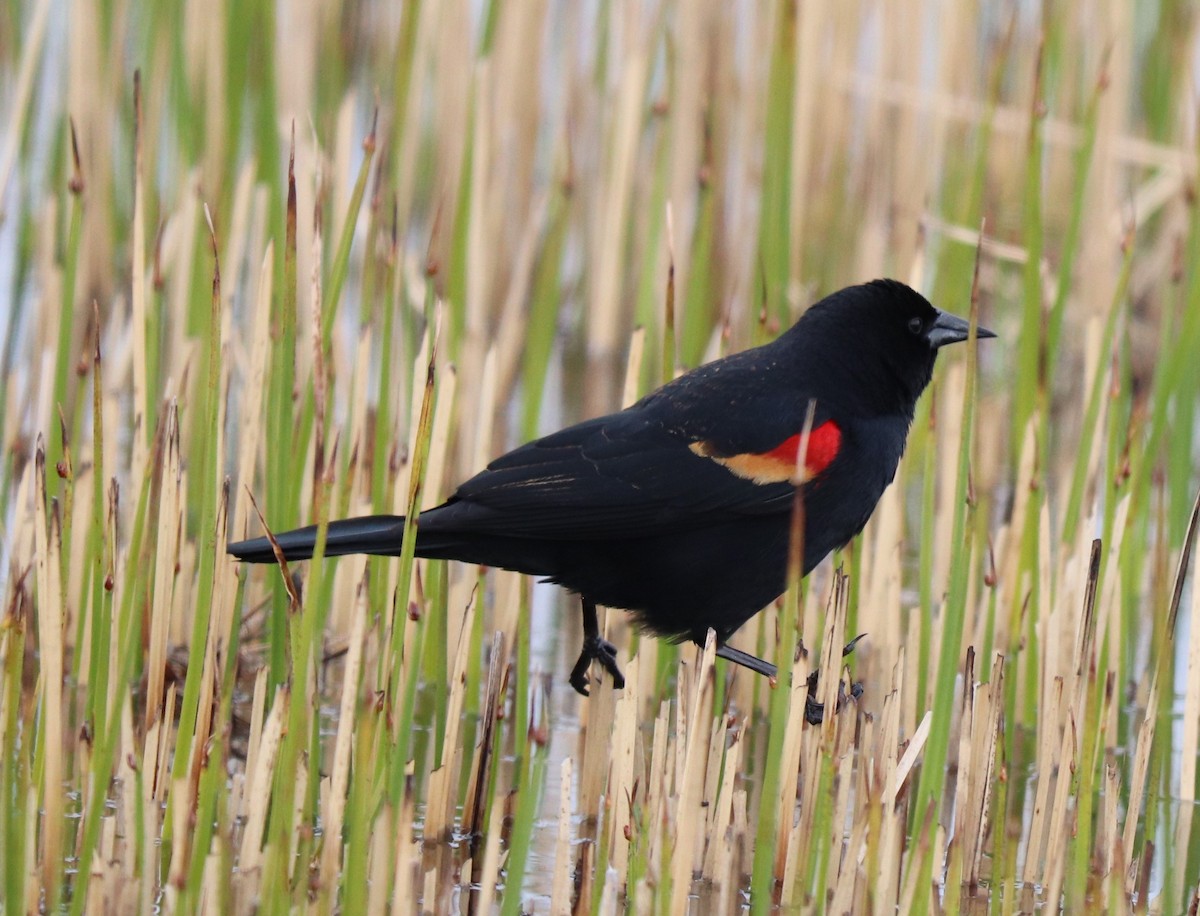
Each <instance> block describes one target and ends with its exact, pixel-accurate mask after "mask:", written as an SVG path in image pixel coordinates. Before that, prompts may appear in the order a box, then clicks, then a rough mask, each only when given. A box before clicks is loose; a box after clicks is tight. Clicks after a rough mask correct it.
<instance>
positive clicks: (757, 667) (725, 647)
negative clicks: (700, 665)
mask: <svg viewBox="0 0 1200 916" xmlns="http://www.w3.org/2000/svg"><path fill="white" fill-rule="evenodd" d="M717 657H718V658H723V659H725V660H726V661H731V662H733V663H734V664H735V665H741V666H742V667H743V668H749V669H750V670H751V671H757V672H758V673H759V674H765V675H766V676H767V677H774V676H775V674H776V669H775V666H774V665H772V664H771V663H770V662H767V661H763V660H762V659H761V658H759V657H758V656H757V655H751V654H750V653H749V652H743V651H742V650H741V649H735V648H734V647H733V646H731V645H729V644H728V643H721V645H719V646H717Z"/></svg>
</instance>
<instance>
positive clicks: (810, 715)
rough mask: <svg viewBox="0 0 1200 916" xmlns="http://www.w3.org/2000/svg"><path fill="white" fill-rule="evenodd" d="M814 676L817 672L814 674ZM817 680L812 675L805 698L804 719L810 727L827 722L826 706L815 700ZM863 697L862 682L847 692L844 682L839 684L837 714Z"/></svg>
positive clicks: (853, 685) (856, 683)
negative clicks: (814, 691) (853, 701)
mask: <svg viewBox="0 0 1200 916" xmlns="http://www.w3.org/2000/svg"><path fill="white" fill-rule="evenodd" d="M813 673H814V674H815V673H816V672H813ZM816 683H817V682H816V679H815V678H814V677H813V676H812V675H810V676H809V678H808V695H807V696H806V697H805V698H804V719H805V721H806V722H808V724H809V725H820V724H821V723H822V722H824V721H825V704H824V703H820V702H818V701H816V700H814V699H813V690H814V689H815V688H816ZM862 695H863V685H862V682H861V681H855V682H854V683H853V684H851V685H850V689H849V690H846V685H845V684H844V683H842V682H839V683H838V699H837V706H836V708H835V710H834V712H835V713H839V712H841V711H842V707H843V706H845V705H846V704H847V703H848V702H850V701H851V700H857V699H858V698H859V697H861V696H862Z"/></svg>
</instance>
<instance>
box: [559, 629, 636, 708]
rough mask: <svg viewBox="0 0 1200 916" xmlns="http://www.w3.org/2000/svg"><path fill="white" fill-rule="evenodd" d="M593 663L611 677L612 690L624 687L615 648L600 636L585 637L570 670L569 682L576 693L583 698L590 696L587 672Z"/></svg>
mask: <svg viewBox="0 0 1200 916" xmlns="http://www.w3.org/2000/svg"><path fill="white" fill-rule="evenodd" d="M594 661H595V662H599V663H600V667H602V668H603V669H604V670H605V671H607V672H608V673H609V674H610V675H612V679H613V687H614V688H616V689H617V690H621V689H622V688H623V687H624V686H625V675H623V674H622V673H621V669H620V668H618V667H617V647H616V646H614V645H613V644H612V643H610V642H609V641H608V640H606V639H603V638H602V637H600V636H585V637H584V639H583V648H582V649H581V650H580V651H579V658H578V659H577V660H576V662H575V667H574V668H572V669H571V677H570V682H571V686H572V687H574V688H575V690H576V691H578V692H579V693H581V694H583V696H585V697H586V696H590V695H591V694H590V693H589V692H588V688H587V685H588V675H587V671H588V668H589V667H590V666H591V664H592V662H594Z"/></svg>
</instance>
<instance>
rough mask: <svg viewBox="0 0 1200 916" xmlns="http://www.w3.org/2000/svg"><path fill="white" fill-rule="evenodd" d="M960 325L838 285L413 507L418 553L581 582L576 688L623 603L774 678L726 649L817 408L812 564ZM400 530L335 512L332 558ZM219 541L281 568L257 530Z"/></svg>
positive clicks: (885, 463)
mask: <svg viewBox="0 0 1200 916" xmlns="http://www.w3.org/2000/svg"><path fill="white" fill-rule="evenodd" d="M967 330H968V326H967V322H966V321H964V320H963V319H962V318H959V317H958V316H956V315H951V314H948V313H946V312H942V311H939V310H938V309H936V308H934V307H933V306H932V305H930V304H929V302H928V301H927V300H926V299H925V298H924V297H923V296H921V295H920V294H919V293H917V292H915V291H914V290H912V289H910V288H909V287H907V286H905V285H904V284H903V283H899V282H897V281H895V280H876V281H874V282H872V283H867V284H864V285H862V286H851V287H848V288H847V289H843V290H841V291H840V292H837V293H834V294H832V295H830V296H828V297H826V298H825V299H822V300H821V301H820V302H818V303H816V304H815V305H813V306H812V307H811V308H809V309H808V311H806V312H805V313H804V315H803V316H801V318H800V320H799V321H797V322H796V324H795V325H794V326H793V327H792V328H791V329H790V330H789V331H787V332H786V333H784V334H783V335H781V336H780V337H779V338H778V339H777V340H775V341H773V342H772V343H769V344H766V345H765V346H761V347H756V348H754V349H751V350H745V351H743V352H741V353H735V354H733V355H732V356H727V357H725V358H723V359H718V360H716V361H714V362H711V363H708V364H707V365H704V366H701V367H699V368H698V369H695V370H693V371H691V372H689V373H687V374H686V375H683V376H681V377H679V378H677V379H675V380H674V381H672V382H669V383H667V384H666V385H664V386H663V387H662V388H659V389H658V390H657V391H655V392H653V393H652V394H650V395H647V396H646V397H644V398H642V400H640V401H638V402H637V403H636V404H634V405H633V406H632V407H629V408H627V409H625V410H622V411H621V412H620V413H614V414H610V415H608V416H605V417H597V418H596V419H594V420H585V421H584V422H582V423H578V424H576V425H575V426H570V427H568V428H566V429H564V430H561V431H560V432H557V433H553V434H552V435H549V436H546V437H544V438H542V439H538V440H536V441H534V442H530V443H529V444H527V445H523V446H521V447H520V448H518V449H515V450H513V451H511V452H509V453H508V454H506V455H503V456H501V457H500V458H497V459H496V460H495V461H493V462H492V463H491V464H490V465H488V468H487V470H485V471H483V472H481V473H479V474H477V475H476V476H474V477H472V478H471V479H470V480H468V481H467V482H466V483H464V484H463V485H462V486H460V487H459V488H458V490H457V492H456V493H455V494H454V495H453V496H451V497H450V499H448V500H447V501H446V502H444V503H443V504H442V505H440V506H437V507H436V508H433V509H428V510H426V511H424V512H422V513H421V515H420V518H419V520H418V523H417V545H416V552H417V555H418V556H421V557H428V558H439V559H453V560H464V561H467V562H469V563H478V564H481V565H485V566H499V567H503V568H505V569H512V570H516V571H518V572H522V573H527V574H529V575H534V576H541V577H544V578H546V579H548V580H549V581H551V582H556V583H558V584H560V585H562V586H564V587H565V588H568V589H570V590H571V591H573V592H575V593H577V594H578V595H579V596H580V598H581V599H582V605H583V630H584V640H583V649H582V651H581V652H580V654H579V660H578V662H577V663H576V665H575V668H574V670H573V671H572V672H571V678H570V680H571V684H572V686H574V687H575V689H576V690H578V691H579V692H580V693H583V694H586V693H587V686H586V685H587V682H588V677H587V669H588V667H589V665H590V663H591V662H592V661H598V662H600V664H601V665H602V666H603V667H604V668H605V669H607V670H608V671H609V672H610V673H611V674H612V677H613V681H614V684H615V686H617V687H622V686H624V678H623V677H622V675H621V672H620V670H619V669H618V667H617V664H616V650H615V648H614V647H613V646H612V645H611V644H610V643H608V642H606V641H605V640H604V639H603V638H602V637H601V636H600V632H599V627H598V626H597V619H596V605H597V604H603V605H606V606H609V607H614V608H625V609H627V610H629V611H631V612H633V614H634V615H635V617H636V619H637V622H638V623H639V624H640V625H641V626H642V627H643V628H645V629H646V630H649V631H651V632H653V633H655V634H657V635H659V636H665V637H667V638H670V639H675V640H685V639H690V640H694V641H696V642H698V643H701V644H702V643H703V641H704V638H705V635H706V633H707V631H708V629H709V628H712V629H713V630H714V631H716V635H717V646H718V648H717V655H719V656H721V657H723V658H726V659H729V660H731V661H734V662H737V663H738V664H741V665H744V666H746V667H748V668H751V669H753V670H755V671H758V672H760V673H764V674H773V673H774V666H772V665H770V664H768V663H767V662H765V661H763V660H761V659H758V658H755V657H754V656H752V655H749V654H748V653H745V652H742V651H740V650H737V649H734V648H733V647H732V646H730V645H728V644H727V640H728V639H729V638H730V637H731V636H732V635H733V634H734V632H736V631H737V629H738V627H740V626H741V625H742V624H743V623H745V622H746V621H747V620H749V619H750V618H751V617H752V616H754V614H756V613H758V611H759V610H761V609H762V608H763V607H765V606H766V605H767V604H769V603H770V602H771V601H773V600H774V599H775V598H777V597H778V596H779V595H780V594H782V593H783V591H784V588H785V586H786V578H787V574H786V569H787V555H788V540H789V529H790V523H791V514H792V508H793V503H794V501H795V498H794V497H795V489H794V485H793V483H792V481H793V479H794V477H795V475H796V471H797V464H798V462H797V452H798V451H799V447H800V439H801V432H802V430H803V428H804V425H805V422H806V419H807V417H808V413H809V410H810V409H811V410H812V411H813V418H812V425H811V431H810V434H809V440H808V449H807V452H806V454H805V459H804V467H805V474H804V476H805V477H806V478H807V482H805V483H804V484H803V506H804V539H803V544H804V564H803V565H804V573H805V574H807V573H808V572H809V571H810V570H811V569H812V568H813V567H814V566H815V565H816V564H817V563H818V562H820V561H821V559H822V558H824V557H825V555H826V554H828V553H829V552H830V551H831V550H833V549H835V548H837V547H840V546H842V545H843V544H845V543H846V542H847V541H849V540H850V539H851V538H852V537H854V536H855V535H856V534H858V532H860V531H861V530H862V528H863V526H864V525H865V524H866V522H867V519H868V518H869V517H870V515H871V512H872V511H873V510H874V509H875V504H876V503H877V502H878V501H879V497H880V496H881V495H882V494H883V491H884V489H885V488H886V487H887V486H888V484H890V483H891V482H892V478H893V476H894V475H895V473H896V466H897V464H898V463H899V461H900V455H901V453H902V452H903V451H904V441H905V438H906V437H907V435H908V428H909V425H910V424H911V423H912V419H913V411H914V409H915V406H916V402H917V398H918V397H920V395H921V392H922V391H924V390H925V386H926V385H928V384H929V380H930V378H931V377H932V374H933V364H934V360H935V358H936V356H937V351H938V349H939V348H940V347H942V346H944V345H946V344H949V343H955V342H957V341H962V340H966V339H967ZM977 335H978V336H979V337H994V336H995V335H994V334H993V333H992V332H991V331H988V330H986V329H984V328H978V330H977ZM810 404H811V405H812V407H811V408H810ZM403 525H404V518H403V517H401V516H395V515H376V516H369V517H365V518H354V519H346V520H344V521H336V522H331V523H330V525H329V531H328V535H327V539H326V542H325V555H326V556H339V555H343V554H351V553H369V554H380V555H384V556H397V555H399V553H400V541H401V534H402V529H403ZM277 541H278V543H279V546H280V547H281V548H282V550H283V553H284V555H285V556H286V557H287V559H289V560H299V559H307V558H308V557H310V556H311V555H312V551H313V547H314V544H315V541H316V528H315V527H308V528H300V529H297V530H295V531H288V532H285V533H284V534H280V535H278V537H277ZM229 552H230V553H231V554H233V555H235V556H236V557H238V558H239V559H242V560H247V561H250V562H254V563H269V562H272V561H273V560H274V552H273V550H272V547H271V544H270V542H269V541H268V539H267V538H255V539H253V540H249V541H242V542H240V543H237V544H231V545H230V546H229Z"/></svg>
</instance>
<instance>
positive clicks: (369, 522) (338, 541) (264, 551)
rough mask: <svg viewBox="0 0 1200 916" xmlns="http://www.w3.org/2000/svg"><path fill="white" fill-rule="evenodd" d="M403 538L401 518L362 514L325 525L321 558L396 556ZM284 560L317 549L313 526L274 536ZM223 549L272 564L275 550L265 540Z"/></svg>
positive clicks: (303, 556) (251, 560)
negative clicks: (372, 555) (357, 555)
mask: <svg viewBox="0 0 1200 916" xmlns="http://www.w3.org/2000/svg"><path fill="white" fill-rule="evenodd" d="M403 537H404V516H403V515H366V516H363V517H362V518H347V519H342V520H341V521H337V522H330V523H329V531H328V533H327V535H326V537H325V556H327V557H342V556H345V555H346V554H350V553H372V554H376V555H378V556H384V557H398V556H400V544H401V541H402V540H403ZM275 540H277V541H278V542H279V546H280V548H282V550H283V555H284V557H285V558H286V559H288V560H307V559H308V558H309V557H311V556H312V555H313V550H314V548H315V547H316V546H317V526H316V525H309V526H308V527H307V528H297V529H295V530H294V531H285V532H283V533H282V534H277V535H275ZM226 550H227V551H228V552H229V553H231V554H233V555H234V556H235V557H237V558H238V559H239V560H244V561H246V562H247V563H274V562H275V551H274V550H272V549H271V542H270V541H268V540H267V539H266V538H265V537H262V538H251V539H250V540H248V541H238V542H237V543H236V544H230V545H229V546H228V547H227V548H226Z"/></svg>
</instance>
